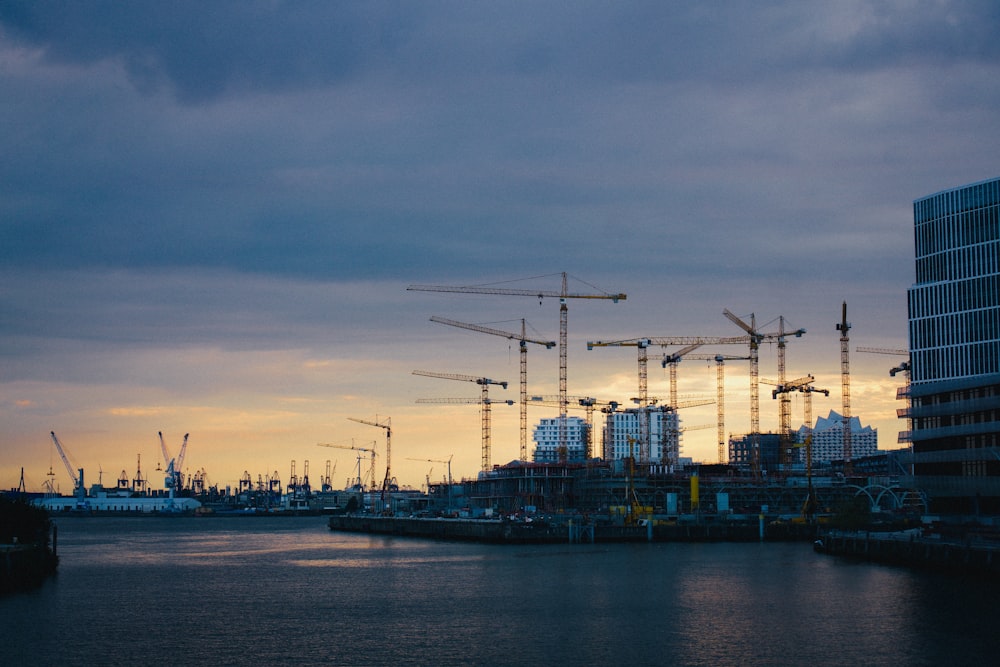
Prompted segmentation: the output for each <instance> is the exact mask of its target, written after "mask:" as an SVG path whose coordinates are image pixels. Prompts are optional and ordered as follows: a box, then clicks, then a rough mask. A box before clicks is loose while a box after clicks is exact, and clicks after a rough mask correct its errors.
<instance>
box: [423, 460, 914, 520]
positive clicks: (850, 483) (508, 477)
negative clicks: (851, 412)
mask: <svg viewBox="0 0 1000 667" xmlns="http://www.w3.org/2000/svg"><path fill="white" fill-rule="evenodd" d="M895 458H896V454H895V453H892V452H883V453H880V454H879V455H877V456H875V457H869V458H868V459H862V460H859V461H856V462H854V466H853V469H854V470H863V471H864V474H863V475H860V474H859V475H845V473H844V466H843V465H842V462H833V463H832V464H831V465H829V466H825V467H824V468H823V469H821V470H819V471H818V472H817V474H815V475H813V476H807V475H806V474H804V472H801V471H796V472H792V473H784V474H780V475H770V476H768V477H766V478H764V477H756V476H754V475H753V474H751V473H749V471H748V470H747V469H746V468H741V467H739V466H735V465H724V464H702V465H691V466H686V467H683V468H680V469H678V468H676V467H672V466H666V465H644V466H636V465H634V464H631V463H630V461H629V460H624V461H612V462H606V461H599V460H594V461H591V462H589V463H583V464H580V463H563V464H546V463H525V462H520V461H514V462H512V463H509V464H507V465H503V466H495V467H494V468H493V469H492V470H491V471H489V472H487V473H481V474H480V475H479V476H478V477H477V478H476V479H467V480H462V481H460V482H455V483H454V484H451V485H449V484H444V483H442V484H437V485H435V484H432V485H431V486H430V489H429V505H428V510H429V511H433V512H436V513H438V514H450V515H469V516H478V515H483V514H485V515H497V514H500V515H504V514H520V513H532V512H539V513H569V512H579V513H586V514H594V515H601V514H610V515H616V514H620V513H623V512H624V513H628V512H630V511H632V510H631V509H630V508H643V510H642V511H643V512H644V513H647V514H651V515H657V516H664V515H665V516H667V517H679V516H684V515H700V516H720V517H722V516H732V515H752V516H757V515H758V514H767V515H775V516H782V517H789V518H790V517H795V516H803V515H809V514H822V513H831V512H834V511H836V509H837V508H838V507H839V506H841V505H842V504H843V503H845V502H848V501H850V500H851V499H854V498H858V497H865V498H866V499H867V500H868V501H869V506H870V507H872V508H875V509H877V510H880V511H884V512H904V511H911V510H912V511H922V510H924V509H925V508H924V507H923V501H922V498H921V496H920V494H918V493H916V492H914V491H912V490H910V489H906V488H903V487H901V486H900V485H899V483H898V481H897V479H898V476H896V475H893V474H891V473H892V471H893V469H896V470H899V469H901V468H902V467H903V466H904V465H905V462H902V461H896V460H895Z"/></svg>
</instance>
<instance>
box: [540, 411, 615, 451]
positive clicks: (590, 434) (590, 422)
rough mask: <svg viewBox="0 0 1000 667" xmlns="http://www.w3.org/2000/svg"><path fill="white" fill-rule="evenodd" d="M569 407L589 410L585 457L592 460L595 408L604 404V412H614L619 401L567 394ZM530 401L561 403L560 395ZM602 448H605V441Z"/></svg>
mask: <svg viewBox="0 0 1000 667" xmlns="http://www.w3.org/2000/svg"><path fill="white" fill-rule="evenodd" d="M566 398H567V405H566V407H567V409H570V410H574V409H577V410H586V412H587V442H585V443H584V446H585V451H584V458H585V459H587V460H590V458H591V457H592V456H593V455H594V409H595V408H597V407H598V406H603V407H601V408H600V409H601V410H602V411H604V412H614V411H615V410H617V409H618V405H619V403H618V402H617V401H607V402H605V401H599V400H597V399H596V398H592V397H590V396H567V397H566ZM528 402H529V403H531V404H532V405H554V406H558V405H559V396H532V397H531V398H529V399H528ZM601 444H602V450H603V442H602V443H601ZM601 454H602V456H601V457H602V458H604V453H603V451H602V453H601Z"/></svg>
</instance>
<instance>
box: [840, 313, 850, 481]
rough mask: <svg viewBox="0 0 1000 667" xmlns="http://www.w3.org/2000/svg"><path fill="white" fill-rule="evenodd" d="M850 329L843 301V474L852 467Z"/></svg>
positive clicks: (841, 378)
mask: <svg viewBox="0 0 1000 667" xmlns="http://www.w3.org/2000/svg"><path fill="white" fill-rule="evenodd" d="M850 330H851V323H850V322H848V321H847V302H846V301H844V302H843V306H842V308H841V317H840V323H839V324H838V325H837V331H839V332H840V398H841V401H842V403H843V412H844V474H845V475H847V474H850V473H851V472H852V471H853V467H854V464H853V463H852V461H851V455H852V452H851V345H850V343H851V337H850V335H849V334H848V331H850Z"/></svg>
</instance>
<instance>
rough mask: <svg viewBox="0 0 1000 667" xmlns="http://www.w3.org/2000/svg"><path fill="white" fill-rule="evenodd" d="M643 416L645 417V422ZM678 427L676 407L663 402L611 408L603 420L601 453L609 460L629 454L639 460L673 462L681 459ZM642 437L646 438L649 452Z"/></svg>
mask: <svg viewBox="0 0 1000 667" xmlns="http://www.w3.org/2000/svg"><path fill="white" fill-rule="evenodd" d="M643 419H646V420H648V421H647V423H646V425H645V426H644V425H643V423H642V420H643ZM678 427H679V422H678V420H677V411H676V410H672V409H670V408H668V407H666V406H650V407H648V408H630V409H628V410H622V411H621V412H612V413H610V414H608V415H607V418H606V420H605V422H604V456H605V458H606V459H607V460H609V461H620V460H623V459H625V458H628V457H632V458H634V459H635V460H636V461H639V462H641V463H662V464H666V465H673V466H675V465H677V464H678V462H679V460H680V444H679V442H678ZM644 428H648V433H644V430H643V429H644ZM644 439H645V440H646V442H648V454H647V451H646V449H647V448H646V447H645V446H644V445H643V440H644ZM647 456H648V458H647Z"/></svg>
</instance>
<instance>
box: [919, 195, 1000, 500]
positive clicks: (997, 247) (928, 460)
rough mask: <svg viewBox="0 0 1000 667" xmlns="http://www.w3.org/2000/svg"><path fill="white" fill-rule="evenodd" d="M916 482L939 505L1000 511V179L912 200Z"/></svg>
mask: <svg viewBox="0 0 1000 667" xmlns="http://www.w3.org/2000/svg"><path fill="white" fill-rule="evenodd" d="M913 222H914V226H915V229H914V241H915V256H916V282H915V283H914V284H913V286H912V287H911V288H910V289H909V294H908V297H909V298H908V308H909V338H910V366H911V384H910V404H911V407H910V415H909V416H910V417H911V418H912V431H911V434H910V437H911V442H912V446H913V473H914V478H913V479H912V480H910V481H911V482H912V483H913V485H914V486H915V487H916V488H918V489H920V490H922V491H924V492H925V493H926V494H927V496H928V499H929V502H930V506H931V510H932V511H935V512H968V513H976V512H988V513H991V514H998V513H1000V449H998V434H1000V178H995V179H992V180H988V181H982V182H979V183H973V184H971V185H964V186H962V187H958V188H953V189H951V190H945V191H943V192H939V193H937V194H934V195H930V196H928V197H924V198H922V199H918V200H916V201H915V202H914V203H913Z"/></svg>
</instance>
